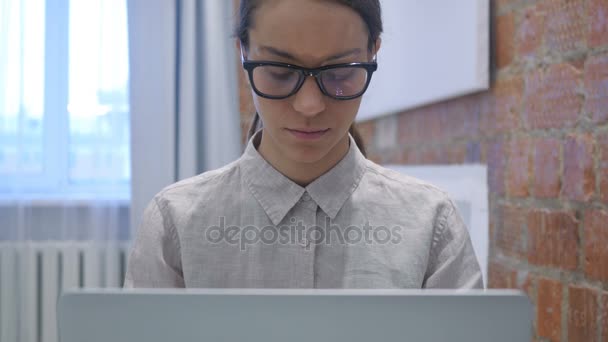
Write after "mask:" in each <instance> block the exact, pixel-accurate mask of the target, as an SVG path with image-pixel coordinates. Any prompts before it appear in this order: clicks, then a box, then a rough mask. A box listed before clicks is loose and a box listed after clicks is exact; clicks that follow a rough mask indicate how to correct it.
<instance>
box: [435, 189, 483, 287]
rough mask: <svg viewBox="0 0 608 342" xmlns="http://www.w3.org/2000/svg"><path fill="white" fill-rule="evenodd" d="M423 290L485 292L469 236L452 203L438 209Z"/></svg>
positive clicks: (449, 202)
mask: <svg viewBox="0 0 608 342" xmlns="http://www.w3.org/2000/svg"><path fill="white" fill-rule="evenodd" d="M423 288H443V289H454V288H461V289H480V288H483V279H482V275H481V269H480V267H479V263H478V261H477V257H476V256H475V251H474V250H473V244H472V242H471V238H470V236H469V232H468V230H467V227H466V225H465V224H464V222H463V220H462V218H461V217H460V214H459V213H458V211H457V210H456V208H455V206H454V203H453V202H452V201H448V203H447V204H446V205H444V206H442V207H441V208H440V209H439V213H438V216H437V219H436V221H435V229H434V232H433V241H432V245H431V253H430V258H429V263H428V267H427V272H426V275H425V281H424V284H423Z"/></svg>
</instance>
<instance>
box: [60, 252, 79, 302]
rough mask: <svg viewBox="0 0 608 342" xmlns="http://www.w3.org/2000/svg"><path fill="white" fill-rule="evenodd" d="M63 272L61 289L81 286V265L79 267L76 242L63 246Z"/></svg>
mask: <svg viewBox="0 0 608 342" xmlns="http://www.w3.org/2000/svg"><path fill="white" fill-rule="evenodd" d="M61 255H62V260H63V261H62V265H61V269H62V274H61V290H62V292H63V291H66V290H69V289H73V288H77V287H79V284H78V282H79V281H78V280H79V267H78V258H79V257H78V247H77V246H76V245H74V244H69V245H66V246H64V247H63V248H62V251H61Z"/></svg>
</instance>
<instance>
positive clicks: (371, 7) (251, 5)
mask: <svg viewBox="0 0 608 342" xmlns="http://www.w3.org/2000/svg"><path fill="white" fill-rule="evenodd" d="M240 1H241V3H240V7H239V18H238V20H237V23H238V24H237V25H238V26H237V27H236V29H235V32H234V35H235V36H236V37H237V38H238V39H239V40H240V41H241V45H242V46H243V47H244V48H245V49H247V48H248V47H249V28H250V27H251V26H252V25H253V23H252V22H253V12H254V11H255V10H256V8H257V7H259V5H260V2H261V1H262V0H240ZM327 1H333V2H337V3H339V4H342V5H344V6H347V7H349V8H351V9H353V10H354V11H355V12H357V13H358V14H359V15H360V16H361V18H362V19H363V21H364V22H365V24H366V25H367V28H368V30H369V40H368V49H369V50H370V51H371V50H373V49H374V46H375V44H376V40H377V39H378V38H379V37H380V34H381V33H382V14H381V10H380V0H327ZM261 124H262V123H261V122H260V115H259V114H258V113H257V112H256V113H255V115H254V117H253V120H252V122H251V126H250V127H249V132H248V134H247V140H249V139H251V137H252V136H253V134H254V133H255V132H257V131H258V129H260V128H261ZM348 131H349V132H350V134H351V135H352V136H353V138H354V139H355V143H356V144H357V147H359V150H361V152H362V153H363V154H364V155H365V154H366V153H365V146H364V144H363V139H362V138H361V135H360V134H359V132H358V131H357V129H356V127H355V123H353V124H352V125H351V126H350V129H349V130H348Z"/></svg>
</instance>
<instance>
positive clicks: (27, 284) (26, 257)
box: [18, 244, 38, 342]
mask: <svg viewBox="0 0 608 342" xmlns="http://www.w3.org/2000/svg"><path fill="white" fill-rule="evenodd" d="M18 260H19V269H18V278H19V284H20V290H19V299H20V304H21V305H20V312H19V313H20V315H19V336H20V341H19V342H37V339H38V312H37V311H38V307H37V306H38V293H37V286H38V277H37V272H36V271H37V270H36V249H35V247H34V246H33V245H32V244H26V245H24V247H23V249H22V251H21V252H20V253H19V256H18Z"/></svg>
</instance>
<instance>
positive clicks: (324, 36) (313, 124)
mask: <svg viewBox="0 0 608 342" xmlns="http://www.w3.org/2000/svg"><path fill="white" fill-rule="evenodd" d="M368 39H369V33H368V29H367V26H366V24H365V22H364V21H363V19H362V18H361V17H360V16H359V14H358V13H357V12H355V11H354V10H352V9H350V8H348V7H346V6H344V5H341V4H338V3H334V2H332V1H326V0H325V1H324V0H265V1H263V2H262V4H261V5H260V7H258V8H257V9H256V10H255V12H254V17H253V27H251V28H250V30H249V49H248V51H247V53H246V55H247V59H248V60H252V61H256V60H258V61H259V60H263V61H276V62H284V63H290V64H295V65H299V66H303V67H307V68H316V67H320V66H324V65H329V64H338V63H350V62H368V61H370V60H371V59H372V57H373V54H372V52H370V51H369V50H368ZM252 94H253V102H254V104H255V107H256V109H257V111H258V113H259V114H260V116H261V118H262V121H263V123H264V133H263V141H262V144H263V145H265V146H264V147H265V148H266V150H267V151H269V152H270V153H273V154H275V156H276V155H277V154H278V155H279V157H280V158H287V159H288V160H291V161H293V162H296V163H315V162H320V161H322V160H323V159H324V158H325V159H327V158H329V156H330V155H331V154H332V153H331V152H332V151H334V152H335V151H336V149H338V148H339V146H340V145H343V144H344V143H346V144H347V141H348V140H346V139H348V138H347V132H348V129H349V127H350V125H351V123H352V122H353V120H354V119H355V116H356V114H357V111H358V110H359V105H360V103H361V98H357V99H353V100H346V101H340V100H335V99H332V98H329V97H327V96H325V95H323V93H322V92H321V90H320V89H319V87H318V85H317V83H316V82H315V79H314V78H313V77H307V78H306V80H305V82H304V84H303V85H302V87H301V88H300V90H299V91H298V92H297V93H296V94H294V95H292V96H291V97H288V98H286V99H282V100H272V99H266V98H263V97H260V96H258V95H256V94H255V93H254V92H252ZM306 132H313V133H306ZM340 143H342V144H340Z"/></svg>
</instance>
